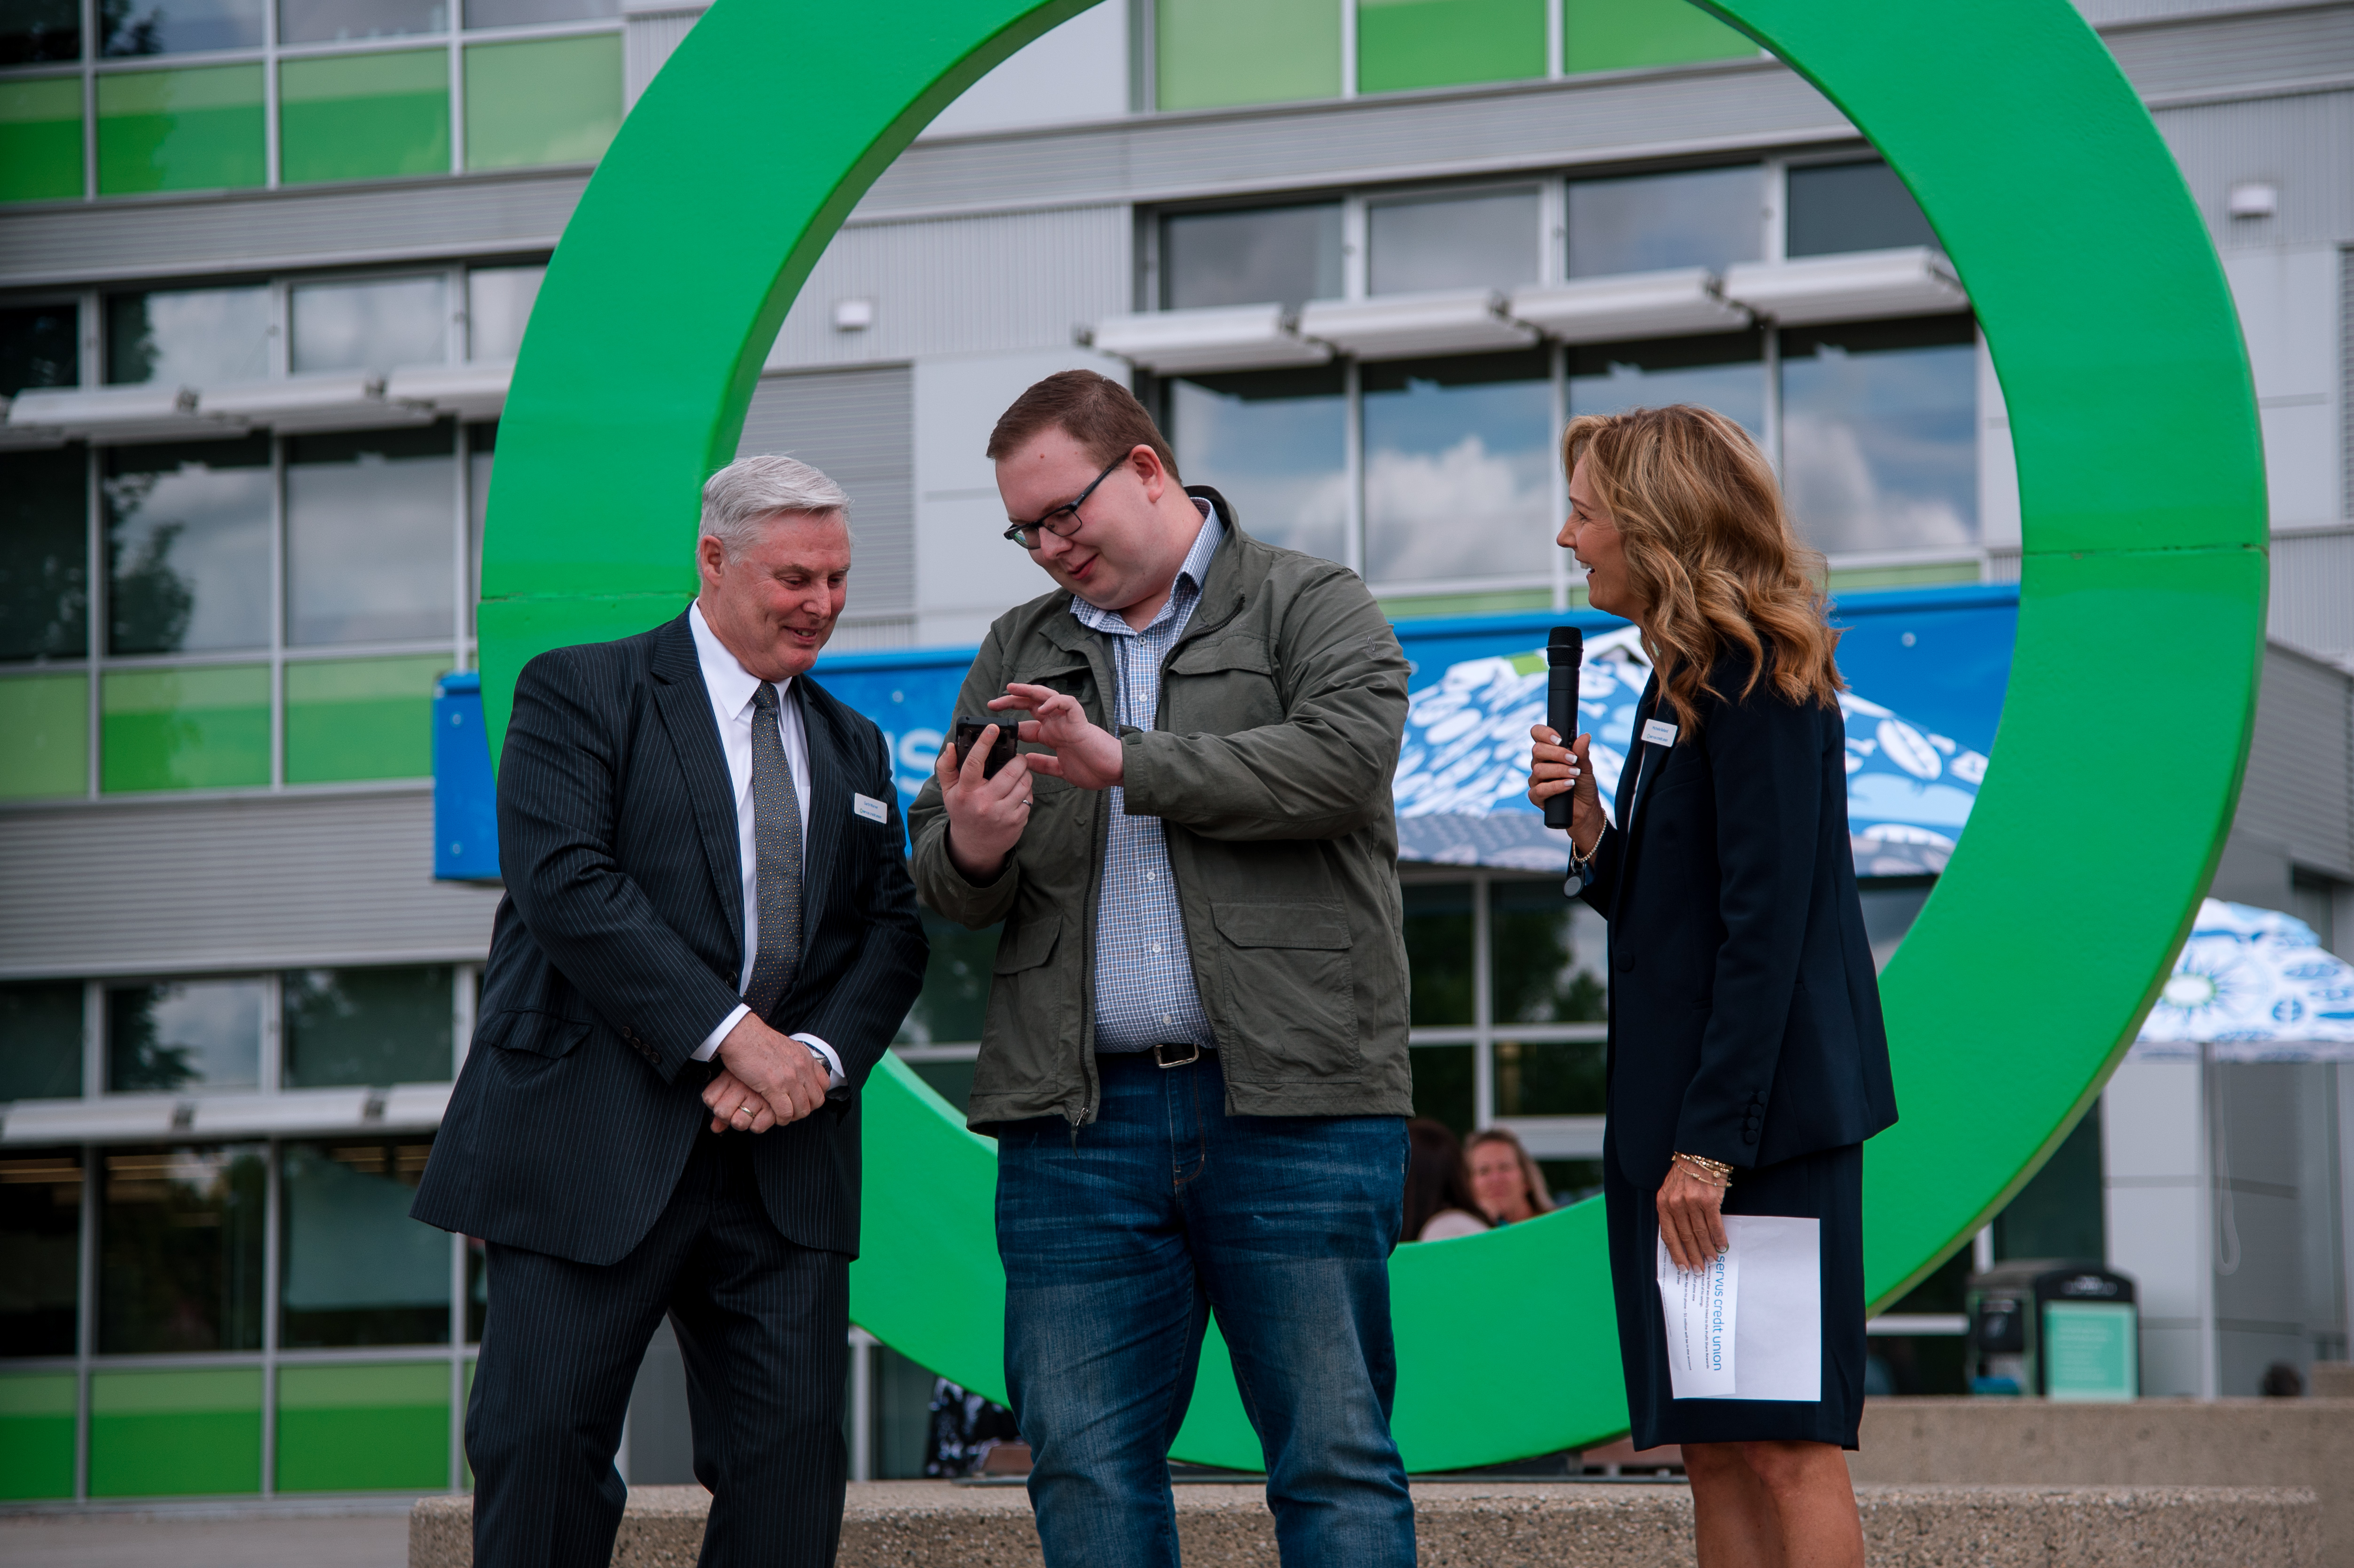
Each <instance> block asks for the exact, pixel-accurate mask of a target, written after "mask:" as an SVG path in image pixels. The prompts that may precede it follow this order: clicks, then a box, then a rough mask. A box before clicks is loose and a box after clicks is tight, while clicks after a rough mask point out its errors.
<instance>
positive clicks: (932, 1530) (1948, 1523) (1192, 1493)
mask: <svg viewBox="0 0 2354 1568" xmlns="http://www.w3.org/2000/svg"><path fill="white" fill-rule="evenodd" d="M1414 1495H1415V1508H1416V1529H1417V1531H1418V1535H1419V1540H1420V1546H1421V1551H1420V1552H1419V1556H1420V1559H1421V1562H1422V1563H1424V1564H1426V1568H1539V1565H1544V1568H1689V1565H1690V1564H1691V1561H1692V1552H1691V1493H1690V1492H1689V1490H1687V1489H1685V1488H1683V1487H1681V1486H1666V1485H1656V1484H1651V1485H1645V1484H1636V1485H1608V1484H1585V1485H1580V1484H1575V1483H1542V1482H1536V1483H1532V1482H1498V1483H1493V1484H1486V1483H1467V1482H1426V1483H1423V1484H1419V1485H1417V1486H1416V1488H1415V1489H1414ZM1857 1497H1858V1500H1859V1501H1860V1502H1861V1506H1862V1510H1863V1522H1864V1535H1865V1538H1866V1541H1867V1542H1868V1544H1869V1548H1870V1553H1871V1558H1872V1563H1874V1564H1875V1565H1876V1568H1952V1565H1953V1564H1956V1563H1970V1564H1973V1565H1976V1568H2058V1565H2059V1564H2062V1563H2064V1564H2067V1565H2068V1568H2178V1565H2179V1568H2190V1565H2192V1564H2200V1565H2204V1564H2210V1563H2215V1564H2231V1565H2232V1568H2316V1565H2317V1563H2319V1562H2320V1546H2319V1541H2320V1529H2319V1505H2318V1504H2317V1502H2316V1500H2315V1499H2314V1494H2313V1492H2312V1491H2311V1490H2310V1489H2305V1488H2259V1487H2247V1488H2232V1487H2147V1486H2143V1487H2059V1486H2014V1487H2004V1486H1866V1487H1861V1488H1859V1489H1857ZM709 1502H710V1499H709V1497H708V1495H707V1494H706V1493H705V1492H704V1491H703V1489H701V1488H699V1487H640V1488H636V1489H633V1490H631V1493H630V1508H629V1512H628V1513H627V1514H626V1515H625V1516H624V1517H623V1519H622V1521H621V1531H620V1537H619V1539H618V1540H617V1541H616V1542H614V1548H613V1568H692V1564H693V1563H695V1555H696V1552H697V1551H698V1550H699V1549H700V1547H701V1545H702V1540H703V1524H704V1517H705V1511H706V1510H707V1509H708V1507H709ZM1177 1529H1178V1535H1179V1538H1180V1540H1181V1541H1182V1546H1183V1552H1184V1557H1185V1562H1186V1563H1187V1564H1189V1568H1226V1565H1228V1564H1236V1565H1239V1564H1252V1565H1266V1568H1272V1565H1273V1564H1274V1563H1275V1561H1276V1553H1275V1529H1274V1520H1273V1517H1272V1516H1271V1515H1270V1514H1269V1513H1268V1512H1267V1501H1266V1498H1265V1495H1264V1493H1263V1492H1262V1490H1261V1489H1259V1488H1258V1487H1256V1486H1215V1485H1205V1486H1184V1487H1180V1488H1178V1489H1177ZM471 1531H472V1499H467V1498H462V1497H454V1498H428V1499H424V1500H423V1501H421V1502H419V1503H418V1505H417V1507H416V1510H415V1511H414V1512H412V1513H411V1514H410V1515H409V1525H408V1564H409V1568H472V1561H473V1550H472V1540H471ZM1040 1561H1041V1560H1040V1557H1039V1553H1038V1533H1037V1531H1036V1530H1035V1528H1034V1526H1033V1525H1032V1523H1031V1520H1030V1501H1029V1498H1028V1496H1027V1494H1025V1493H1024V1492H1023V1490H1022V1489H1020V1488H1018V1487H957V1486H951V1485H949V1484H948V1483H945V1482H940V1481H872V1482H865V1483H862V1484H859V1485H854V1486H853V1487H852V1488H851V1489H850V1498H849V1502H848V1505H847V1507H846V1509H845V1510H844V1513H843V1537H842V1554H841V1558H840V1563H842V1565H843V1568H884V1565H885V1564H888V1565H889V1568H1032V1565H1034V1564H1037V1563H1040Z"/></svg>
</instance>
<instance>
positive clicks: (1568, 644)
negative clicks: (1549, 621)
mask: <svg viewBox="0 0 2354 1568" xmlns="http://www.w3.org/2000/svg"><path fill="white" fill-rule="evenodd" d="M1584 660H1585V633H1584V632H1582V631H1580V630H1578V629H1577V628H1576V627H1575V626H1556V627H1554V628H1553V635H1552V636H1551V637H1548V638H1547V639H1545V662H1546V663H1548V664H1553V665H1564V664H1576V663H1580V662H1583V661H1584Z"/></svg>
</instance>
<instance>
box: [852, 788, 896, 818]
mask: <svg viewBox="0 0 2354 1568" xmlns="http://www.w3.org/2000/svg"><path fill="white" fill-rule="evenodd" d="M850 813H851V815H853V816H854V817H864V818H865V819H866V820H867V821H870V822H881V821H889V820H890V812H889V811H888V810H885V807H884V805H883V802H882V801H880V800H876V799H875V797H874V796H872V795H858V794H854V795H852V796H851V797H850Z"/></svg>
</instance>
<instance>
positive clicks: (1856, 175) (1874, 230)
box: [1787, 158, 1937, 257]
mask: <svg viewBox="0 0 2354 1568" xmlns="http://www.w3.org/2000/svg"><path fill="white" fill-rule="evenodd" d="M1788 204H1789V215H1790V216H1789V224H1790V228H1789V240H1788V244H1787V253H1788V254H1789V255H1791V256H1794V257H1797V256H1829V255H1832V254H1834V253H1836V252H1838V251H1842V250H1889V249H1895V248H1897V247H1899V246H1905V245H1935V244H1936V243H1937V235H1936V231H1935V229H1932V228H1930V227H1929V219H1928V217H1927V216H1926V215H1925V214H1924V213H1923V212H1922V210H1921V207H1920V204H1918V203H1917V202H1915V201H1914V199H1913V193H1912V192H1911V191H1908V190H1906V189H1905V188H1904V182H1903V181H1902V180H1900V179H1898V178H1897V177H1896V171H1895V170H1893V169H1892V168H1890V167H1889V166H1888V165H1887V164H1883V163H1882V162H1881V161H1880V160H1878V159H1876V158H1875V159H1872V160H1871V161H1869V162H1866V163H1855V164H1804V165H1801V166H1800V167H1797V168H1794V169H1792V170H1791V171H1790V172H1789V197H1788Z"/></svg>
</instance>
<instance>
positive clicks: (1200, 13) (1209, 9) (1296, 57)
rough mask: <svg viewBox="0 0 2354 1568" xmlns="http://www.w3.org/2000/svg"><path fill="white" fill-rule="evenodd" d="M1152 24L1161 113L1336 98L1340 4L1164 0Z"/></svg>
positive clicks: (1290, 0)
mask: <svg viewBox="0 0 2354 1568" xmlns="http://www.w3.org/2000/svg"><path fill="white" fill-rule="evenodd" d="M1154 26H1155V29H1156V30H1155V33H1154V37H1153V46H1154V47H1153V57H1152V58H1153V60H1154V62H1155V63H1154V74H1155V77H1156V80H1155V82H1154V101H1156V102H1157V103H1158V104H1159V105H1160V107H1161V108H1163V109H1212V108H1215V107H1217V106H1219V105H1221V104H1228V103H1281V102H1286V101H1290V100H1293V99H1301V98H1338V97H1340V96H1341V6H1340V5H1339V3H1338V0H1161V5H1159V6H1158V7H1156V8H1155V11H1154Z"/></svg>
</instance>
